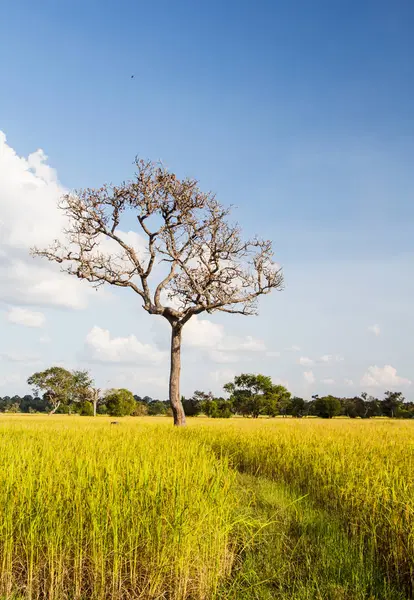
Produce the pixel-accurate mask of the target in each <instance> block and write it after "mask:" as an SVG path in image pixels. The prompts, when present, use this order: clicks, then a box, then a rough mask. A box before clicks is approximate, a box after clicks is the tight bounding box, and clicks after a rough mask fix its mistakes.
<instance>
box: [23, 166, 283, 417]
mask: <svg viewBox="0 0 414 600" xmlns="http://www.w3.org/2000/svg"><path fill="white" fill-rule="evenodd" d="M135 164H136V169H137V170H136V174H135V178H134V180H132V181H130V182H127V183H123V184H122V185H120V186H112V185H111V186H108V185H104V186H103V187H101V188H99V189H85V190H80V191H78V192H76V193H73V194H66V195H65V196H63V198H62V199H61V201H60V203H59V208H60V209H61V210H62V211H63V213H64V214H65V216H66V219H67V223H68V225H67V228H66V229H65V231H64V232H63V233H64V239H61V240H56V241H55V242H54V243H53V245H52V246H51V247H50V248H47V249H38V248H34V249H33V250H32V254H33V255H35V256H36V255H37V256H44V257H46V258H47V259H49V260H51V261H55V262H58V263H61V264H62V265H63V270H64V271H66V272H67V273H69V274H70V275H75V276H76V277H79V278H80V279H86V280H87V281H89V282H91V283H92V284H93V285H94V286H95V287H98V286H100V285H102V284H104V283H108V284H110V285H115V286H118V287H125V288H130V289H131V290H133V291H134V292H135V293H136V294H137V295H138V296H139V297H140V299H141V301H142V307H143V308H144V309H145V310H146V311H147V312H148V313H150V314H151V315H160V316H162V317H164V318H165V319H167V321H168V322H169V323H170V325H171V368H170V384H169V398H170V402H171V407H172V411H173V415H174V424H175V425H184V424H185V414H184V410H183V407H182V404H181V396H180V369H181V359H180V355H181V335H182V329H183V327H184V325H185V324H186V323H187V322H188V321H189V320H190V319H191V317H192V316H194V315H199V314H201V313H203V312H208V313H212V312H214V311H223V312H227V313H232V314H241V315H253V314H256V311H257V299H258V297H259V296H261V295H262V294H267V293H269V292H271V291H272V290H273V289H281V288H282V283H283V277H282V272H281V270H280V269H279V268H278V267H277V266H276V265H275V264H274V263H273V261H272V257H273V252H272V244H271V242H270V241H266V240H261V239H258V238H254V239H252V240H248V241H243V240H242V239H241V231H240V227H239V226H238V225H237V224H231V223H229V222H228V220H227V217H228V215H229V209H228V208H224V207H223V206H222V205H221V204H219V202H217V200H216V198H215V196H214V195H212V194H210V193H204V192H202V191H201V190H200V189H199V188H198V185H197V184H198V182H197V181H195V180H194V179H188V178H187V179H182V180H180V179H178V178H177V177H176V176H175V175H174V174H173V173H170V172H169V171H168V170H167V169H165V168H164V167H163V166H162V165H161V164H156V163H152V162H150V161H144V160H138V159H137V160H136V161H135ZM131 216H132V217H133V218H134V221H135V223H136V225H137V226H138V228H139V233H140V235H139V236H138V235H136V233H134V234H132V232H128V233H126V232H125V231H122V229H121V228H120V222H121V219H123V218H125V217H129V219H131ZM131 234H132V235H131ZM168 300H170V301H172V302H168ZM171 304H173V305H171Z"/></svg>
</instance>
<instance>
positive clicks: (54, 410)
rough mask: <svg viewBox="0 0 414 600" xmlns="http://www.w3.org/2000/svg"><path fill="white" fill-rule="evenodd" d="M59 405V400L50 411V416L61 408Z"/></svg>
mask: <svg viewBox="0 0 414 600" xmlns="http://www.w3.org/2000/svg"><path fill="white" fill-rule="evenodd" d="M59 406H60V402H58V403H57V404H56V406H55V407H54V408H52V410H51V411H50V413H49V417H50V415H54V414H55V412H56V411H57V409H58V408H59Z"/></svg>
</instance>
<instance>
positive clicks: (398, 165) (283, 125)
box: [0, 0, 414, 397]
mask: <svg viewBox="0 0 414 600" xmlns="http://www.w3.org/2000/svg"><path fill="white" fill-rule="evenodd" d="M413 22H414V5H413V4H412V2H410V1H408V0H407V1H396V2H385V1H376V2H374V1H366V2H364V3H359V2H356V1H348V2H332V1H327V0H326V1H318V0H316V1H313V2H309V1H307V2H305V1H297V2H287V1H286V2H285V1H283V2H282V1H281V2H270V1H258V2H255V3H253V2H252V1H238V2H233V1H232V0H230V1H226V2H216V1H213V2H209V3H207V2H204V3H201V2H190V1H186V2H184V1H177V2H175V3H171V2H167V1H163V2H153V3H143V2H126V1H121V2H117V3H115V2H113V1H107V2H96V1H94V0H88V1H87V2H80V1H77V0H71V1H70V2H69V1H63V0H62V1H60V2H52V1H50V2H40V3H32V2H28V1H19V0H14V1H13V2H4V3H2V5H1V7H0V49H1V55H2V57H3V61H2V63H1V67H0V78H1V79H0V81H1V89H2V93H1V95H0V130H1V131H3V132H4V134H5V135H6V136H7V142H4V144H7V157H8V160H9V161H12V162H8V163H7V165H6V159H5V157H6V150H4V152H3V159H4V160H3V163H2V162H0V221H2V223H3V224H5V225H3V226H4V227H6V228H7V231H8V234H7V235H3V236H2V237H0V251H1V250H3V255H4V256H3V260H2V261H0V269H3V272H2V273H3V274H2V276H3V281H6V285H3V292H0V300H1V301H2V304H1V305H0V311H2V312H1V315H0V319H2V320H1V321H0V322H1V330H2V332H3V334H2V336H1V341H0V354H2V356H3V358H2V359H1V360H0V394H2V393H3V394H5V393H14V390H16V391H17V392H20V393H21V392H23V391H25V390H26V386H25V383H24V381H25V378H26V377H27V375H28V374H30V373H31V372H32V371H33V370H34V369H37V368H38V367H39V368H40V367H41V366H42V365H43V364H44V365H46V364H50V363H51V362H53V361H56V360H58V361H61V362H62V364H65V365H67V366H70V367H72V366H86V367H88V368H91V370H92V371H93V373H94V374H95V376H96V379H97V382H98V383H99V384H100V385H102V386H105V385H106V383H107V382H108V381H109V382H110V384H111V385H112V384H113V385H118V384H119V385H121V384H123V385H124V384H125V385H127V384H128V382H131V383H130V387H131V388H133V391H134V392H137V393H150V394H151V395H154V396H160V397H165V396H166V389H165V382H164V379H162V377H164V374H165V375H166V374H167V371H166V363H165V361H164V359H163V358H160V356H159V354H157V352H162V351H163V349H164V350H165V348H166V347H167V346H168V339H167V336H168V331H166V330H164V328H163V326H162V323H161V324H160V323H158V321H157V322H154V321H156V319H155V320H154V318H150V317H148V316H147V315H145V314H143V311H142V310H141V309H140V306H139V302H136V301H135V298H134V297H133V296H131V295H130V294H113V293H111V291H110V290H108V291H107V293H106V294H102V293H100V292H99V293H95V292H93V294H90V293H89V292H87V291H85V289H84V287H85V286H83V287H82V289H80V288H79V286H78V285H77V282H73V284H72V282H70V283H67V284H66V283H59V282H61V281H63V280H61V279H59V278H58V275H57V274H55V273H54V272H53V273H52V271H50V273H46V271H45V270H43V271H42V272H39V273H38V275H37V276H36V277H37V279H36V281H40V280H42V277H45V278H46V279H45V281H47V282H48V283H47V285H46V284H45V287H43V288H42V289H48V290H49V292H50V290H55V291H54V292H53V293H52V292H50V293H48V294H43V295H42V293H40V292H39V291H38V290H36V289H34V291H33V289H32V288H33V286H34V288H36V285H35V283H34V281H35V279H34V274H33V269H32V268H31V267H30V268H29V267H28V266H27V265H33V264H35V263H34V262H33V261H32V259H30V262H27V260H26V258H25V251H24V242H19V244H20V245H18V246H19V251H18V252H17V250H16V247H17V246H16V243H12V242H10V239H12V237H10V236H11V233H10V232H12V231H14V230H19V234H20V236H21V239H26V241H27V242H28V241H29V239H30V235H31V234H30V231H32V230H33V229H36V222H37V221H36V219H40V220H39V223H40V222H42V223H43V224H44V223H45V219H46V220H47V218H48V217H47V215H48V214H49V212H48V211H47V210H46V208H45V206H48V205H47V204H44V206H43V208H42V205H41V203H42V202H43V203H44V202H46V201H45V200H44V198H43V197H42V194H32V192H30V193H29V191H28V189H29V188H27V186H26V187H24V186H23V187H22V185H21V179H19V177H20V178H21V177H23V178H24V177H26V176H27V171H28V170H29V171H30V169H31V171H30V173H32V172H33V166H30V164H29V163H30V161H29V163H28V162H27V161H26V163H23V162H21V161H20V162H18V161H17V157H16V156H15V157H14V159H13V158H11V154H10V153H11V152H12V149H13V150H14V151H15V153H17V156H20V157H26V159H27V157H28V156H29V155H30V154H31V153H33V152H34V151H36V150H37V149H38V148H41V149H42V150H43V151H44V153H46V155H47V156H48V158H47V160H45V161H44V162H45V164H48V165H50V166H51V167H52V168H53V169H55V170H56V173H57V178H58V181H59V182H60V184H59V185H60V186H61V187H65V188H79V187H82V186H95V185H100V184H101V183H103V182H105V181H113V182H117V181H119V180H122V179H123V178H128V177H129V176H131V175H132V173H133V168H132V161H133V158H134V156H135V155H136V154H139V155H141V156H144V157H150V158H153V159H158V158H159V159H162V160H163V161H164V162H165V164H167V165H168V166H169V167H170V168H171V169H173V170H175V171H176V172H177V173H178V174H179V175H190V176H195V177H197V178H198V179H199V180H200V184H201V186H202V187H203V188H204V189H210V190H214V191H215V192H216V193H217V196H218V198H219V199H220V200H221V201H222V202H223V203H225V204H234V205H236V206H237V207H238V208H237V211H236V213H235V214H236V217H237V219H238V220H239V221H240V223H241V224H242V226H243V228H244V231H245V232H246V235H252V234H255V233H260V234H261V235H263V236H264V237H268V238H271V239H272V240H274V248H275V252H276V258H277V260H278V261H279V262H280V263H281V264H282V265H283V266H284V269H285V278H286V290H285V291H284V292H283V293H282V294H273V296H271V297H269V298H266V299H264V301H263V302H262V304H261V311H260V316H259V317H257V318H251V319H242V318H238V317H235V318H233V317H230V316H229V317H223V316H220V317H217V316H214V317H210V316H209V319H208V324H207V325H206V324H205V323H204V324H201V325H200V324H199V323H198V324H197V326H195V327H194V328H193V330H192V331H191V332H190V334H189V340H190V335H191V336H192V338H191V341H189V342H188V346H189V347H190V346H191V351H189V350H188V349H187V350H185V353H184V361H185V362H184V371H183V391H184V393H186V394H189V393H191V392H192V391H193V390H194V389H195V388H197V387H198V388H200V387H201V388H203V389H208V388H211V389H213V390H214V391H216V392H218V391H220V387H221V384H222V383H223V382H224V381H225V380H226V378H229V377H230V376H232V375H233V374H236V373H238V372H240V371H258V370H260V371H264V372H266V374H270V375H272V376H273V377H274V379H279V380H281V381H285V382H287V383H288V384H289V387H290V389H292V391H293V392H295V393H298V394H303V395H305V396H309V395H310V394H311V393H315V392H319V393H325V392H327V391H331V392H334V393H338V394H345V393H347V394H348V393H349V394H354V393H359V392H360V391H361V390H362V389H367V390H368V391H371V392H372V393H376V394H382V392H383V391H385V389H388V388H391V387H396V388H398V389H401V390H403V391H404V393H405V394H406V395H407V397H411V396H412V391H411V389H412V388H413V386H412V385H410V384H409V383H408V381H411V380H413V381H414V372H413V365H412V360H411V340H412V339H413V334H414V321H413V316H414V311H413V308H412V306H413V302H412V301H413V298H414V294H413V292H414V284H413V282H412V273H413V266H414V259H413V256H414V248H413V237H412V232H413V222H414V204H413V201H412V197H413V191H414V175H413V169H412V157H413V152H414V118H413V117H414V109H413V106H412V98H413V92H414V83H413V82H414V77H413V76H414V63H413V61H412V60H411V57H412V56H413V52H414V39H413V36H412V25H413ZM132 74H133V75H134V78H133V79H131V75H132ZM4 148H6V146H4ZM0 156H1V155H0ZM33 160H34V159H32V162H33ZM11 164H13V167H11V166H10V165H11ZM36 168H37V171H36ZM36 168H35V169H34V171H35V176H37V177H40V178H41V179H42V182H44V181H45V178H44V174H42V173H43V171H41V167H40V166H39V165H38V163H37V162H36ZM49 175H50V174H49ZM49 175H48V176H47V177H46V180H47V190H48V192H47V194H46V195H45V197H46V196H47V198H48V199H49V201H50V202H51V201H52V199H53V197H54V194H55V195H56V194H57V193H58V191H59V189H60V187H59V186H58V184H57V183H54V179H53V177H51V176H49ZM19 182H20V183H19ZM42 185H43V183H42ZM29 187H30V186H29ZM30 189H31V188H30ZM29 205H30V211H32V212H33V214H32V212H31V213H30V214H31V217H30V220H28V221H27V222H26V224H24V218H23V219H22V218H20V217H21V214H22V211H23V212H25V214H27V211H25V209H24V208H23V207H27V206H29ZM11 207H14V209H15V211H14V212H13V210H11ZM36 208H38V213H36ZM45 215H46V216H45ZM50 218H51V222H53V223H55V221H56V219H55V217H50ZM24 227H26V228H28V230H27V231H29V233H27V235H26V234H25V231H26V230H25V229H24ZM51 229H53V227H52V225H51ZM0 233H1V230H0ZM32 233H33V232H32ZM45 235H46V233H45ZM2 238H3V239H2ZM13 239H15V238H13ZM17 254H18V255H17ZM40 268H42V269H45V267H43V265H40V266H39V269H40ZM25 277H28V278H29V279H28V280H27V281H28V282H29V283H28V284H27V285H26V286H25V288H24V292H22V291H21V289H20V288H21V286H23V285H24V281H25V279H24V278H25ZM53 277H55V278H56V279H53ZM30 278H31V279H30ZM17 281H20V284H19V285H20V287H19V285H18V284H17ZM53 281H54V282H55V283H53ZM59 285H60V288H59ZM63 285H68V286H69V285H70V286H72V287H71V291H70V292H69V290H67V292H65V293H62V289H63V288H62V286H63ZM31 286H32V287H31ZM48 286H49V287H48ZM50 286H51V287H50ZM38 287H39V286H38ZM72 288H73V289H72ZM78 288H79V289H78ZM65 289H66V288H65ZM56 290H57V291H56ZM59 290H60V292H59ZM68 298H71V301H69V300H68ZM80 298H82V299H80ZM81 306H82V307H81ZM16 307H17V309H22V310H25V311H26V313H22V312H20V313H19V312H16ZM13 311H14V312H13ZM27 311H29V312H30V311H31V312H32V313H36V314H42V315H43V317H44V321H42V324H41V325H39V323H40V321H39V318H38V319H37V321H36V318H35V319H34V321H33V319H32V320H31V319H30V316H28V312H27ZM19 314H20V317H19V316H18V315H19ZM16 315H17V316H16ZM19 319H20V322H17V323H16V320H17V321H19ZM24 321H26V325H25V324H24ZM28 322H31V323H32V326H27V323H28ZM35 322H36V323H38V325H36V326H34V325H33V323H35ZM374 325H376V326H377V327H376V328H374V329H372V328H373V327H374ZM94 327H95V328H98V329H99V331H106V332H108V335H109V338H108V337H105V336H104V337H102V334H99V332H98V334H97V329H93V328H94ZM197 327H201V329H202V331H200V330H197ZM208 327H210V329H209V330H208ZM370 328H371V329H370ZM91 331H94V332H95V333H94V334H92V335H90V332H91ZM203 335H205V337H206V339H204V338H203ZM215 335H216V337H214V336H215ZM88 336H89V337H88ZM129 336H134V339H135V340H136V341H137V342H138V344H142V345H144V346H145V345H150V346H151V348H152V349H153V350H154V349H155V350H154V353H153V354H151V352H152V351H150V350H149V349H148V348H146V346H145V348H144V349H142V348H141V347H140V346H139V347H138V346H136V345H134V343H135V342H131V340H130V341H129V342H128V339H130V338H129ZM249 336H250V337H252V338H254V340H257V341H258V343H257V348H256V350H255V351H248V350H246V349H244V350H243V348H245V347H246V344H244V342H243V340H245V339H246V338H248V337H249ZM40 337H43V338H45V339H50V341H49V342H42V343H41V344H39V339H40ZM236 337H237V340H236ZM214 339H216V341H217V344H218V345H219V346H220V344H221V346H220V347H221V348H227V349H228V348H231V349H232V350H231V352H230V354H231V356H228V355H226V356H224V354H223V350H219V351H217V348H215V347H214V346H213V345H212V340H214ZM108 340H109V341H108ZM114 340H118V341H117V342H116V343H115V345H114ZM119 340H121V341H119ZM122 340H124V342H122ZM125 340H127V341H125ZM203 340H204V341H203ZM225 340H227V341H225ZM229 340H231V342H230V341H229ZM259 342H260V343H259ZM122 343H124V349H125V348H126V349H127V348H129V351H130V354H131V356H136V358H137V361H136V365H132V364H129V363H128V361H126V359H125V355H124V354H122V353H121V354H120V353H119V352H118V353H117V352H115V350H114V348H115V347H116V348H117V349H118V350H119V348H120V347H121V346H122ZM131 343H132V346H131ZM98 344H104V345H105V348H106V352H107V354H106V355H105V360H102V359H100V360H99V361H97V359H96V351H97V345H98ZM128 344H129V345H128ZM163 344H164V346H163ZM260 344H261V346H260ZM292 346H294V347H298V348H300V350H287V349H288V348H292ZM259 347H260V348H261V350H259V349H258V348H259ZM147 351H148V353H149V354H150V355H151V356H153V358H154V361H153V362H151V360H150V359H145V360H144V359H143V354H145V352H147ZM10 352H12V353H13V357H14V359H11V358H10V356H8V355H10ZM226 352H227V351H226ZM94 353H95V354H94ZM220 353H221V354H220ZM276 353H280V356H276ZM227 354H228V353H227ZM17 357H19V360H16V358H17ZM30 357H31V358H30ZM94 357H95V358H94ZM321 357H330V358H329V360H321ZM25 358H26V360H25ZM230 359H231V360H230ZM91 361H94V362H91ZM161 376H162V377H161ZM104 379H105V381H104ZM351 380H352V382H353V383H352V384H350V381H351ZM323 381H325V383H323ZM327 381H329V383H326V382H327ZM163 386H164V387H163ZM367 386H368V387H367ZM369 386H371V388H372V389H371V388H369Z"/></svg>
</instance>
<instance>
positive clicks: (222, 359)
mask: <svg viewBox="0 0 414 600" xmlns="http://www.w3.org/2000/svg"><path fill="white" fill-rule="evenodd" d="M208 356H209V358H210V360H212V361H213V362H215V363H237V362H239V360H240V358H239V356H238V355H237V354H230V353H229V352H223V351H222V350H209V352H208Z"/></svg>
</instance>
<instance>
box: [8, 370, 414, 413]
mask: <svg viewBox="0 0 414 600" xmlns="http://www.w3.org/2000/svg"><path fill="white" fill-rule="evenodd" d="M28 384H29V385H30V386H32V388H33V394H26V395H25V396H22V397H21V396H17V395H16V396H4V397H3V398H1V397H0V412H3V413H4V412H7V413H18V412H21V413H57V414H76V413H77V414H80V415H85V416H92V415H96V414H107V415H110V416H119V417H121V416H127V415H132V416H144V415H150V416H151V415H153V416H156V415H168V416H170V415H171V408H170V404H169V402H168V400H158V399H153V398H151V397H150V396H142V397H141V396H139V395H136V394H135V395H134V394H133V393H132V392H130V391H129V390H127V389H110V390H106V391H104V392H102V391H101V390H99V389H97V388H96V387H95V386H94V383H93V380H92V378H91V377H90V375H89V373H88V371H67V370H66V369H63V368H62V367H51V368H50V369H46V370H45V371H41V372H38V373H34V374H33V375H31V377H29V379H28ZM224 391H225V392H226V395H227V397H215V396H214V395H213V394H212V393H211V392H208V393H206V392H203V391H200V390H197V391H195V392H194V394H193V395H192V396H191V397H189V398H185V397H182V398H181V401H182V404H183V408H184V411H185V414H186V415H187V416H198V415H201V414H204V415H206V416H208V417H212V418H230V417H232V416H235V415H240V416H244V417H252V418H258V417H259V416H262V415H263V416H268V417H276V416H291V417H296V418H302V417H309V416H315V417H322V418H325V419H329V418H332V417H336V416H345V417H350V418H361V419H369V418H372V417H390V418H403V419H411V418H414V403H413V402H407V401H406V400H405V398H404V396H403V395H402V393H401V392H392V391H386V392H385V394H384V397H383V398H382V399H378V398H376V397H374V396H369V395H368V394H366V393H362V394H361V395H360V396H353V397H346V398H340V397H336V396H332V395H328V396H318V395H314V396H312V399H311V400H305V399H303V398H300V397H298V396H292V395H291V393H290V392H289V391H288V390H287V389H286V388H285V387H284V386H282V385H275V384H273V382H272V380H271V378H270V377H266V376H264V375H254V374H241V375H238V376H237V377H235V378H234V381H233V382H230V383H227V384H225V385H224Z"/></svg>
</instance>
